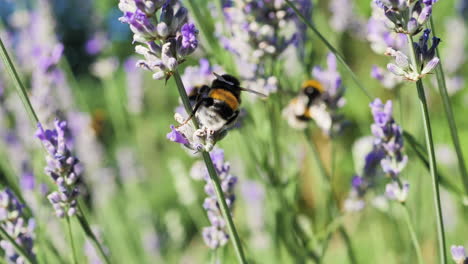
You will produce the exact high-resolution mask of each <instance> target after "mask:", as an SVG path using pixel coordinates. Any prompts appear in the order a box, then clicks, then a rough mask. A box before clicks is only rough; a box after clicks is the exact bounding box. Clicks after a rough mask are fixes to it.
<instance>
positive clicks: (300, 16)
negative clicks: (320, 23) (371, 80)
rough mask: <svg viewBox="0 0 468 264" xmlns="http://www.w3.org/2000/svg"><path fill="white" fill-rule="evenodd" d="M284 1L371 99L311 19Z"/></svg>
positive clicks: (288, 0) (368, 96) (287, 1)
mask: <svg viewBox="0 0 468 264" xmlns="http://www.w3.org/2000/svg"><path fill="white" fill-rule="evenodd" d="M286 3H287V4H288V5H289V6H290V7H291V8H292V9H293V10H294V12H295V13H296V15H297V16H298V17H299V18H300V19H301V20H302V22H303V23H305V24H306V25H307V27H309V28H310V29H311V30H312V32H314V34H315V35H317V37H318V38H319V39H320V40H321V41H322V42H323V43H324V44H325V46H327V48H328V49H329V50H330V51H331V52H332V53H333V54H335V56H336V58H337V59H338V61H339V62H340V63H341V64H342V65H343V67H344V68H345V69H346V71H348V73H349V75H350V76H351V78H352V79H353V81H354V83H355V84H356V85H357V87H358V88H359V89H361V91H362V92H363V93H364V94H365V95H366V96H367V98H368V99H369V100H371V99H372V96H371V94H370V93H369V91H368V90H367V89H366V88H365V87H364V85H362V83H361V82H360V81H359V79H358V78H357V76H356V74H354V72H353V70H351V68H350V67H349V65H348V64H347V63H346V62H345V60H344V58H343V56H341V54H340V53H339V52H338V50H337V49H336V48H335V47H333V45H332V44H331V43H330V42H329V41H328V40H327V39H326V38H325V37H324V36H323V35H322V34H321V33H320V31H318V29H317V28H316V27H315V26H314V25H313V24H312V22H311V21H309V20H307V19H306V18H305V17H304V16H303V15H302V14H301V12H300V11H299V10H298V9H297V7H296V6H295V5H294V4H293V3H292V2H291V1H290V0H286Z"/></svg>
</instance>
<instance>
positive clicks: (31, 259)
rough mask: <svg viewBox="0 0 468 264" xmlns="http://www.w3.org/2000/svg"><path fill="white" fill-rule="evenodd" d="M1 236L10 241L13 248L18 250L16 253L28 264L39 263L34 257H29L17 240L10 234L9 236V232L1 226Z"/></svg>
mask: <svg viewBox="0 0 468 264" xmlns="http://www.w3.org/2000/svg"><path fill="white" fill-rule="evenodd" d="M0 236H2V237H3V238H4V239H6V240H8V242H10V243H11V244H12V245H13V247H14V248H15V249H16V252H17V253H18V254H20V255H21V256H22V257H23V258H24V260H25V261H26V262H27V263H30V264H36V263H37V261H36V259H35V258H34V257H33V256H31V255H29V254H28V253H27V252H26V250H24V248H23V247H22V246H20V245H18V243H16V241H15V239H13V238H12V237H11V236H10V234H8V232H7V231H6V230H5V229H4V228H3V226H0Z"/></svg>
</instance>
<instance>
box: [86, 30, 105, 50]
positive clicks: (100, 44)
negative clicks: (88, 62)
mask: <svg viewBox="0 0 468 264" xmlns="http://www.w3.org/2000/svg"><path fill="white" fill-rule="evenodd" d="M108 42H109V40H108V38H107V37H106V36H105V34H104V33H103V32H97V33H96V34H94V35H93V36H92V37H91V38H90V39H88V41H86V44H85V50H86V53H88V54H89V55H96V54H98V53H100V52H101V51H102V50H103V49H104V48H105V47H106V46H107V45H108Z"/></svg>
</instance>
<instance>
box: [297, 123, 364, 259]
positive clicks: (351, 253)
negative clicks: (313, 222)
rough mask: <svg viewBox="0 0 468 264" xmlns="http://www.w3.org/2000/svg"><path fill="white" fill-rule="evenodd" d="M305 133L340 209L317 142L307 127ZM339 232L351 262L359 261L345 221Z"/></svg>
mask: <svg viewBox="0 0 468 264" xmlns="http://www.w3.org/2000/svg"><path fill="white" fill-rule="evenodd" d="M304 134H305V137H306V139H307V143H309V146H310V149H311V150H312V153H313V155H312V156H314V160H315V164H317V166H318V168H319V173H320V175H321V177H322V179H323V181H324V182H326V183H327V185H326V186H327V191H328V193H329V194H330V196H331V198H332V199H334V200H335V203H334V204H335V208H334V209H333V210H337V211H338V210H339V209H338V208H339V201H338V198H337V197H336V196H335V195H334V193H333V187H332V183H331V177H330V176H329V175H328V173H327V170H326V169H325V166H324V165H323V162H322V160H321V159H320V155H319V151H318V149H317V146H316V145H315V142H314V141H313V140H312V139H311V138H310V129H309V128H307V129H306V130H305V132H304ZM330 215H331V216H332V215H333V214H332V212H330ZM338 232H339V233H340V235H341V236H342V238H343V240H344V242H345V245H346V249H347V251H348V256H349V259H350V262H351V263H353V264H356V263H358V262H357V259H356V255H355V254H354V250H353V245H352V242H351V239H350V236H349V234H348V232H347V231H346V229H345V228H344V226H343V223H342V222H341V221H340V222H339V227H338ZM330 238H331V234H330V235H329V236H328V238H326V241H327V242H326V244H325V246H324V251H323V252H322V257H323V255H324V254H325V250H326V248H327V244H328V241H329V240H330Z"/></svg>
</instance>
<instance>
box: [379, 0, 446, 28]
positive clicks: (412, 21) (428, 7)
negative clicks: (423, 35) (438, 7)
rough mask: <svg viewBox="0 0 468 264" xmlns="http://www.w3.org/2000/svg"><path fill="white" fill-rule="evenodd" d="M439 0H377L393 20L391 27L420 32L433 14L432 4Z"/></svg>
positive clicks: (390, 19)
mask: <svg viewBox="0 0 468 264" xmlns="http://www.w3.org/2000/svg"><path fill="white" fill-rule="evenodd" d="M435 2H437V0H418V1H407V0H376V4H377V5H378V6H379V7H380V8H382V9H383V10H384V13H385V16H386V17H387V18H388V20H389V21H390V22H391V23H389V24H390V27H391V28H392V29H393V30H394V31H395V32H399V33H404V34H409V35H415V34H417V33H419V32H420V31H421V30H422V28H423V26H424V24H425V23H426V22H427V21H428V19H429V18H430V16H431V14H432V5H433V4H434V3H435Z"/></svg>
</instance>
